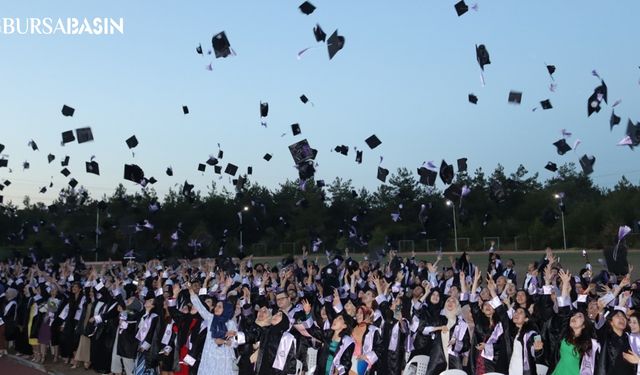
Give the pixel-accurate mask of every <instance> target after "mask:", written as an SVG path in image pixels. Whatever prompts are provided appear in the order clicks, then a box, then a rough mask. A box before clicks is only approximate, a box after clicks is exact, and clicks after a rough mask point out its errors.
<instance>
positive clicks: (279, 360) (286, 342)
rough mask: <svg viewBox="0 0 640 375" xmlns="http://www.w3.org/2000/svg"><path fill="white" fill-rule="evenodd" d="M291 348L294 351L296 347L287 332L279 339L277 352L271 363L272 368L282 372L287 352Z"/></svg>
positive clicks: (292, 338)
mask: <svg viewBox="0 0 640 375" xmlns="http://www.w3.org/2000/svg"><path fill="white" fill-rule="evenodd" d="M291 347H293V350H294V351H295V350H296V349H295V347H296V339H295V338H294V337H293V335H292V334H290V333H289V332H285V333H283V334H282V338H281V339H280V343H279V344H278V351H277V353H276V359H275V360H274V361H273V366H272V367H273V368H274V369H277V370H280V371H282V370H283V369H284V366H285V365H286V364H287V357H288V355H289V351H290V350H291Z"/></svg>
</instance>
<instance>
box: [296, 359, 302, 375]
mask: <svg viewBox="0 0 640 375" xmlns="http://www.w3.org/2000/svg"><path fill="white" fill-rule="evenodd" d="M300 374H302V362H301V361H298V360H297V359H296V375H300Z"/></svg>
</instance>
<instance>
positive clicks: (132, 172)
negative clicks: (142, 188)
mask: <svg viewBox="0 0 640 375" xmlns="http://www.w3.org/2000/svg"><path fill="white" fill-rule="evenodd" d="M124 179H125V180H129V181H132V182H135V183H140V182H141V181H142V179H144V171H143V170H142V168H140V167H139V166H137V165H135V164H125V165H124Z"/></svg>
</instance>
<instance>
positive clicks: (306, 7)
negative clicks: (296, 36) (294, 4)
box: [298, 1, 316, 16]
mask: <svg viewBox="0 0 640 375" xmlns="http://www.w3.org/2000/svg"><path fill="white" fill-rule="evenodd" d="M298 9H300V11H301V12H302V13H304V14H306V15H307V16H308V15H310V14H311V13H313V11H314V10H316V7H315V6H313V4H311V3H310V2H308V1H305V2H304V3H302V4H300V6H299V7H298Z"/></svg>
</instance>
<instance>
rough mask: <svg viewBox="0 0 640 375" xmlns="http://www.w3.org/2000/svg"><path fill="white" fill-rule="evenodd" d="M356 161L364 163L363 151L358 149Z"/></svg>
mask: <svg viewBox="0 0 640 375" xmlns="http://www.w3.org/2000/svg"><path fill="white" fill-rule="evenodd" d="M356 163H358V164H362V151H360V150H358V151H356Z"/></svg>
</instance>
